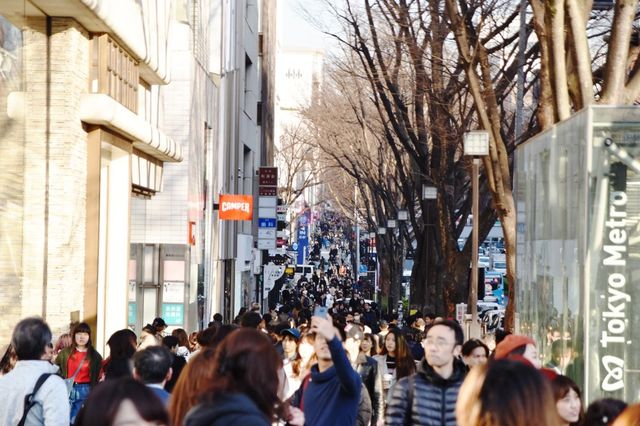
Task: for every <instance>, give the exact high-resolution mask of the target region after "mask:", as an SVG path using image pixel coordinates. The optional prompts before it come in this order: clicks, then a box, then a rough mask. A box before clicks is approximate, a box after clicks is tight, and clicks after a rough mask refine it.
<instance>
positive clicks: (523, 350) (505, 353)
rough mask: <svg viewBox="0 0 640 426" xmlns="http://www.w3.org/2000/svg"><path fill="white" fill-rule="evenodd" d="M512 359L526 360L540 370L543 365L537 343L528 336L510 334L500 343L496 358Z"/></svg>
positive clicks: (497, 347)
mask: <svg viewBox="0 0 640 426" xmlns="http://www.w3.org/2000/svg"><path fill="white" fill-rule="evenodd" d="M512 357H518V358H524V359H526V360H527V361H529V362H530V363H531V365H533V366H534V367H535V368H538V369H539V368H540V367H541V365H542V363H541V362H540V358H539V356H538V348H537V346H536V341H535V340H533V339H532V338H531V337H528V336H523V335H519V334H509V335H507V336H506V337H505V338H504V339H502V340H501V341H500V343H498V345H497V346H496V351H495V354H494V358H495V359H504V358H512Z"/></svg>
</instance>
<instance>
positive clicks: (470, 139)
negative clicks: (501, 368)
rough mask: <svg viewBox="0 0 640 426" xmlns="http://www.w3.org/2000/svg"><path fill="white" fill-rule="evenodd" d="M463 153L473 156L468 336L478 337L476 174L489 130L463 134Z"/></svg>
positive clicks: (485, 153) (477, 195)
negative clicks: (469, 320) (469, 321)
mask: <svg viewBox="0 0 640 426" xmlns="http://www.w3.org/2000/svg"><path fill="white" fill-rule="evenodd" d="M464 155H469V156H472V157H473V168H472V173H471V202H472V214H473V223H472V228H471V247H472V248H471V291H469V307H470V309H471V326H470V329H469V337H476V338H477V337H480V324H479V323H478V218H479V216H480V213H479V208H478V198H479V194H478V175H479V173H480V157H483V156H486V155H489V132H487V131H485V130H474V131H471V132H466V133H465V134H464Z"/></svg>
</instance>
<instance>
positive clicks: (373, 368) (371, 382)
mask: <svg viewBox="0 0 640 426" xmlns="http://www.w3.org/2000/svg"><path fill="white" fill-rule="evenodd" d="M354 368H355V369H356V371H357V372H358V374H360V377H361V378H362V384H363V385H364V387H365V388H366V389H367V393H368V394H369V398H370V399H371V424H372V425H375V424H376V423H377V422H378V419H384V390H383V387H382V373H381V372H380V368H379V366H378V361H376V360H375V359H373V358H371V357H368V356H365V355H364V354H362V353H361V354H360V355H358V358H357V359H356V362H355V363H354Z"/></svg>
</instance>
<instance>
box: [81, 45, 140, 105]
mask: <svg viewBox="0 0 640 426" xmlns="http://www.w3.org/2000/svg"><path fill="white" fill-rule="evenodd" d="M92 49H93V55H92V56H93V58H92V59H93V60H92V70H91V71H92V72H91V92H93V93H103V94H105V95H109V96H111V97H112V98H113V99H115V100H116V101H118V102H120V103H121V104H122V105H124V106H125V107H127V108H129V109H130V110H131V111H133V112H136V113H137V111H138V93H137V91H138V82H139V72H138V62H137V61H136V60H135V59H134V58H133V57H132V56H131V55H130V54H129V53H128V52H127V51H126V50H124V49H123V48H122V47H120V45H119V44H118V43H117V42H116V41H115V40H114V39H112V38H111V37H109V35H108V34H102V35H96V36H94V37H93V44H92Z"/></svg>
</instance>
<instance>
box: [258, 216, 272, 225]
mask: <svg viewBox="0 0 640 426" xmlns="http://www.w3.org/2000/svg"><path fill="white" fill-rule="evenodd" d="M275 227H276V219H275V218H271V217H268V218H266V217H261V218H258V228H275Z"/></svg>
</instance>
